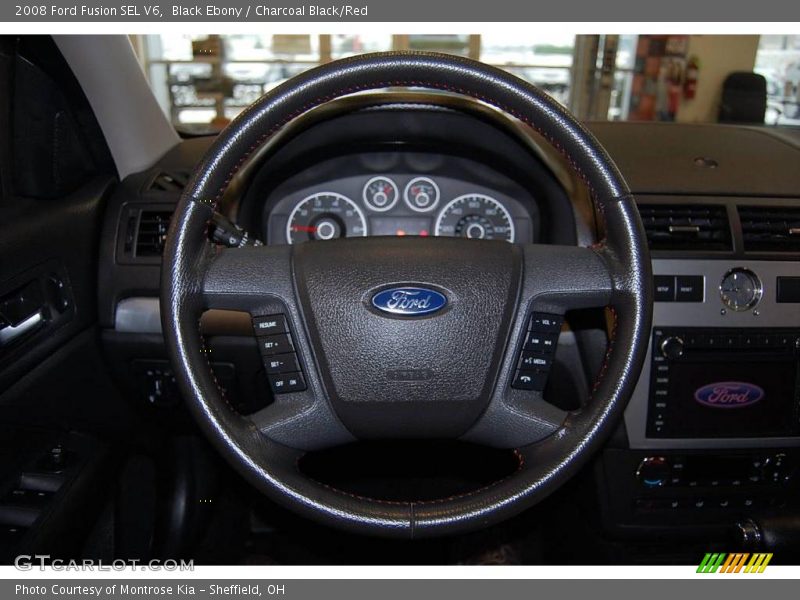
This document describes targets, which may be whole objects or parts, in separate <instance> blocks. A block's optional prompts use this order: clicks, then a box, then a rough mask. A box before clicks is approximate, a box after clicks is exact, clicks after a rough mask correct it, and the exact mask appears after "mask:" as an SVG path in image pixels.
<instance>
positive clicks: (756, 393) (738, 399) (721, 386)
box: [694, 381, 764, 408]
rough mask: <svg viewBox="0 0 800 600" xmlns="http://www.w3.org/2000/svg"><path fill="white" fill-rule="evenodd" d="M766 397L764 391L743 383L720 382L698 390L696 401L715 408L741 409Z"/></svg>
mask: <svg viewBox="0 0 800 600" xmlns="http://www.w3.org/2000/svg"><path fill="white" fill-rule="evenodd" d="M763 397H764V390H763V389H761V388H760V387H758V386H757V385H753V384H752V383H745V382H743V381H719V382H717V383H709V384H708V385H704V386H703V387H701V388H698V389H697V390H696V391H695V393H694V399H695V400H697V401H698V402H699V403H700V404H703V405H705V406H713V407H714V408H741V407H744V406H750V405H751V404H755V403H756V402H758V401H759V400H761V399H762V398H763Z"/></svg>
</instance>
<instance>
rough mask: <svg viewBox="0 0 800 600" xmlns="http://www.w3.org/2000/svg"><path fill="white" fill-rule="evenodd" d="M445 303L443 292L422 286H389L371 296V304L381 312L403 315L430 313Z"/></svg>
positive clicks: (416, 315) (415, 315) (411, 315)
mask: <svg viewBox="0 0 800 600" xmlns="http://www.w3.org/2000/svg"><path fill="white" fill-rule="evenodd" d="M446 305H447V298H446V297H445V296H444V294H440V293H439V292H437V291H436V290H432V289H429V288H423V287H396V288H389V289H388V290H383V291H382V292H378V293H377V294H375V295H374V296H373V297H372V306H374V307H375V308H377V309H378V310H380V311H381V312H385V313H389V314H390V315H399V316H403V317H421V316H423V315H430V314H433V313H435V312H437V311H440V310H442V309H443V308H444V307H445V306H446Z"/></svg>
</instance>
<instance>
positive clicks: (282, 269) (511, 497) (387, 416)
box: [161, 52, 652, 538]
mask: <svg viewBox="0 0 800 600" xmlns="http://www.w3.org/2000/svg"><path fill="white" fill-rule="evenodd" d="M392 86H404V87H406V86H413V87H422V88H433V89H438V90H447V91H449V92H453V93H457V94H461V95H465V96H469V97H472V98H475V99H478V100H480V101H483V102H485V103H488V104H490V105H493V106H494V107H496V108H498V109H500V110H502V111H505V112H506V113H509V114H511V115H513V116H515V117H517V118H518V119H520V120H522V121H524V122H525V123H527V124H528V125H530V126H531V127H533V128H534V129H535V130H536V131H538V132H539V133H540V134H541V135H542V136H544V138H545V139H547V140H548V141H549V142H550V143H551V144H552V145H553V146H554V147H555V148H557V149H558V150H559V151H560V152H561V153H562V154H563V155H564V156H565V157H566V158H567V159H568V161H569V163H570V164H571V165H572V167H573V168H574V170H575V171H576V173H577V174H578V175H579V176H580V177H581V178H582V179H583V181H584V182H585V183H586V185H587V186H588V189H589V190H590V192H591V195H592V198H593V201H594V202H595V204H596V207H597V209H598V214H599V215H601V221H602V223H601V224H602V228H603V231H604V235H605V237H604V239H603V240H602V241H600V242H599V243H597V244H595V245H594V246H592V247H590V248H586V247H573V246H552V245H525V246H522V245H519V244H509V243H507V242H505V241H483V240H467V239H461V238H402V237H400V238H388V237H362V238H348V239H338V240H331V241H324V242H310V243H304V244H298V245H295V246H288V245H286V246H260V247H244V248H237V249H223V248H220V247H217V246H214V245H213V244H211V243H210V242H209V241H208V239H207V235H206V231H207V224H208V221H209V219H210V218H211V216H212V213H213V211H214V210H215V208H216V206H217V203H218V202H219V201H220V199H221V197H222V195H223V193H224V191H225V190H226V188H227V186H228V183H229V182H230V181H231V178H232V177H233V176H234V174H235V173H236V172H237V170H238V169H239V168H240V167H241V165H242V164H243V163H244V161H245V160H246V159H247V158H248V157H249V156H250V155H251V154H252V153H253V152H254V151H256V150H257V149H258V148H259V147H260V146H261V145H262V144H263V143H264V142H265V141H266V140H267V139H268V138H270V136H272V135H273V134H275V133H276V132H278V131H279V130H280V129H281V128H282V127H283V126H284V125H286V124H287V123H288V122H289V121H291V120H292V119H294V118H295V117H297V116H299V115H302V114H303V113H305V112H306V111H309V110H311V109H313V108H315V107H317V106H319V105H321V104H324V103H326V102H328V101H330V100H333V99H335V98H338V97H340V96H343V95H346V94H351V93H354V92H358V91H362V90H369V89H377V88H387V87H392ZM651 281H652V277H651V272H650V258H649V254H648V250H647V244H646V241H645V237H644V234H643V230H642V225H641V222H640V219H639V216H638V212H637V210H636V205H635V203H634V200H633V198H632V196H631V194H630V191H629V189H628V187H627V185H626V183H625V181H624V179H623V177H622V175H621V174H620V173H619V171H618V170H617V168H616V167H615V165H614V163H613V162H612V160H611V158H609V156H608V155H607V154H606V152H605V151H604V149H603V148H602V147H601V145H600V144H599V142H598V141H597V140H596V139H595V138H594V137H593V136H592V135H591V134H590V133H589V132H588V131H587V130H586V129H584V128H583V126H582V125H581V124H580V123H579V122H578V121H577V120H576V119H575V118H574V117H572V116H571V115H570V114H569V113H568V112H567V111H566V110H565V109H564V108H562V107H561V106H560V105H559V104H557V103H556V102H555V101H554V100H553V99H551V98H550V97H549V96H547V95H546V94H545V93H544V92H542V91H540V90H539V89H537V88H535V87H533V86H532V85H530V84H528V83H526V82H524V81H522V80H520V79H518V78H516V77H514V76H513V75H510V74H508V73H506V72H504V71H501V70H499V69H496V68H493V67H490V66H487V65H484V64H481V63H478V62H474V61H471V60H467V59H464V58H458V57H453V56H445V55H439V54H427V53H405V52H404V53H396V52H393V53H381V54H372V55H365V56H360V57H355V58H349V59H345V60H341V61H337V62H333V63H330V64H327V65H324V66H321V67H318V68H315V69H312V70H310V71H307V72H306V73H304V74H302V75H300V76H298V77H295V78H293V79H292V80H290V81H288V82H286V83H284V84H283V85H281V86H279V87H277V88H275V89H274V90H272V91H271V92H269V93H268V94H266V95H265V96H263V97H262V98H261V99H260V100H258V101H257V102H256V103H254V104H253V105H252V106H250V107H249V108H248V109H247V110H245V111H244V112H243V113H242V114H241V115H240V116H239V117H238V118H237V119H236V120H234V121H233V122H232V123H231V124H230V125H229V126H228V127H227V128H226V129H225V130H224V131H223V132H222V133H221V134H220V135H219V137H218V138H217V139H216V141H215V142H214V143H213V145H212V146H211V148H210V149H209V150H208V152H207V153H206V155H205V157H204V158H203V160H202V161H201V162H200V164H199V166H198V167H197V168H196V170H195V172H194V175H193V177H192V179H191V181H190V183H189V184H188V186H187V187H186V189H185V191H184V193H183V196H182V197H181V199H180V202H179V203H178V206H177V210H176V212H175V214H174V217H173V219H172V223H171V225H170V230H169V235H168V238H167V243H166V249H165V252H164V259H163V270H162V292H161V313H162V324H163V329H164V336H165V339H166V344H167V348H168V351H169V355H170V358H171V360H172V364H173V367H174V369H175V373H176V377H177V380H178V383H179V386H180V389H181V390H182V393H183V395H184V396H185V398H186V400H187V402H188V404H189V406H190V407H191V411H192V413H193V414H194V416H195V417H196V419H197V421H198V422H199V424H200V426H201V428H202V430H203V431H204V433H205V434H206V435H207V436H208V438H210V440H211V441H212V442H213V444H214V445H215V446H216V448H217V449H218V450H219V452H221V453H222V454H223V455H224V456H225V457H226V458H227V460H228V461H229V462H230V463H231V464H232V465H233V466H234V467H235V468H236V469H237V470H238V471H239V472H240V473H241V474H242V475H243V476H244V477H245V478H246V479H247V480H248V481H249V482H250V483H251V484H252V485H253V486H255V487H256V488H257V489H258V490H260V491H261V492H263V493H264V494H265V495H266V496H268V497H269V498H271V499H272V500H274V501H275V502H277V503H279V504H281V505H283V506H286V507H288V508H290V509H292V510H294V511H296V512H298V513H300V514H302V515H305V516H307V517H310V518H312V519H316V520H318V521H321V522H323V523H326V524H329V525H332V526H336V527H339V528H343V529H346V530H348V531H352V532H359V533H367V534H378V535H384V536H393V537H405V538H420V537H430V536H435V535H442V534H449V533H456V532H464V531H468V530H474V529H478V528H482V527H486V526H488V525H490V524H492V523H495V522H498V521H501V520H503V519H506V518H508V517H511V516H513V515H515V514H517V513H519V512H521V511H522V510H524V509H526V508H528V507H530V506H532V505H534V504H535V503H537V502H538V501H540V500H542V499H543V498H544V497H546V496H547V495H548V494H550V493H551V492H553V491H554V490H555V489H557V488H558V487H559V486H560V485H561V484H562V483H564V482H565V481H567V480H568V479H569V478H570V477H571V476H572V475H573V474H574V473H575V472H576V471H577V470H578V469H579V468H580V467H581V466H582V465H583V464H584V463H585V462H586V461H587V460H588V458H589V457H590V456H591V455H592V453H593V451H595V450H597V449H598V448H599V447H600V445H601V444H602V443H603V441H604V439H605V438H606V437H607V436H608V434H609V433H610V431H611V430H612V429H613V427H614V426H616V424H617V423H618V418H619V417H620V415H621V414H622V411H623V410H624V407H625V405H626V403H627V401H628V399H629V397H630V394H631V393H632V390H633V387H634V385H635V383H636V380H637V378H638V376H639V372H640V368H641V365H642V361H643V359H644V356H645V353H646V348H647V344H648V338H649V328H650V320H651V313H652V289H651V286H652V284H651ZM414 290H416V292H415V291H414ZM590 307H598V308H600V307H607V308H608V309H609V312H610V315H611V321H613V325H612V326H611V333H610V339H609V344H608V349H607V352H606V356H605V359H604V361H603V364H602V368H601V369H600V371H599V373H598V375H597V379H596V381H595V382H594V385H593V387H592V390H591V397H590V399H589V401H588V402H587V403H586V405H585V406H583V407H582V408H580V409H579V410H575V411H564V410H561V409H559V408H557V407H556V406H554V405H552V404H549V403H548V402H546V400H545V399H544V398H543V397H542V393H541V392H540V391H536V389H519V386H520V385H521V386H522V387H523V388H525V387H527V388H536V387H539V388H541V385H537V384H536V381H533V382H531V381H526V380H522V379H520V378H519V376H520V373H522V372H521V371H519V367H520V366H523V367H525V366H526V365H520V361H521V360H528V361H533V362H532V364H540V363H536V362H535V360H534V358H535V354H536V352H535V351H534V352H533V353H532V354H531V353H525V350H524V349H525V348H527V347H528V345H529V344H532V343H533V342H532V340H531V338H532V336H531V335H530V334H529V333H528V330H529V329H530V328H531V327H533V329H534V331H537V329H536V327H537V326H542V325H544V329H545V330H546V329H548V328H549V329H550V335H551V340H552V339H553V337H557V335H558V331H559V330H560V320H561V319H562V318H563V315H564V313H565V312H566V311H567V310H570V309H579V308H590ZM211 308H217V309H229V310H239V311H246V312H249V313H250V314H251V315H252V316H253V317H254V318H255V319H256V323H262V325H258V327H265V328H268V329H269V330H272V331H275V330H276V329H274V328H275V327H277V328H278V330H283V329H286V330H288V334H285V335H281V336H278V338H259V341H260V344H261V345H262V346H263V347H266V346H270V347H273V348H276V349H277V350H282V351H284V352H287V351H288V352H292V351H294V353H295V359H296V360H297V361H298V365H297V366H296V367H292V368H299V369H301V371H302V375H301V376H297V375H295V376H293V377H289V378H288V379H286V380H285V381H284V385H286V386H288V387H286V388H284V389H285V390H287V391H288V390H290V389H291V390H296V391H292V392H291V393H277V394H276V395H275V401H274V402H273V403H272V404H270V405H269V406H267V407H265V408H263V409H261V410H259V411H257V412H256V413H255V414H252V415H248V416H243V415H240V414H239V413H237V412H236V411H235V410H234V409H233V408H232V406H231V405H230V404H229V403H227V401H226V398H225V393H224V391H223V389H222V388H221V387H220V386H219V385H218V383H217V382H216V380H215V378H214V375H213V373H212V371H211V368H210V364H209V362H208V353H207V351H206V349H205V348H204V345H203V337H202V335H201V332H200V328H199V321H200V316H201V314H202V312H203V311H204V310H206V309H211ZM274 315H280V316H282V317H285V321H284V320H283V319H282V318H280V317H278V318H274V317H273V316H274ZM259 317H270V318H267V319H259ZM264 323H266V325H264ZM266 339H269V340H274V339H279V341H278V342H274V344H273V342H272V341H270V342H267V343H265V342H264V340H266ZM275 344H277V346H275ZM551 345H552V342H551ZM284 357H285V356H284ZM532 357H534V358H532ZM532 373H533V374H536V373H539V375H541V374H542V373H543V371H538V372H536V371H534V372H532ZM528 379H533V380H535V379H537V378H536V377H528ZM515 386H516V387H515ZM398 437H403V438H457V439H461V440H467V441H470V442H475V443H479V444H484V445H488V446H494V447H499V448H507V449H513V452H514V455H515V456H516V460H517V462H518V464H517V468H516V470H515V471H514V472H513V473H512V474H510V475H508V476H507V477H505V478H503V479H501V480H499V481H496V482H494V483H492V484H490V485H487V486H485V487H482V488H480V489H477V490H474V491H471V492H469V493H465V494H462V495H456V496H453V497H448V498H441V499H437V500H427V501H418V502H388V501H384V500H381V499H377V498H366V497H361V496H357V495H354V494H351V493H348V492H345V491H343V490H339V489H335V488H333V487H331V486H329V485H326V484H324V483H321V482H319V481H316V480H314V479H311V478H310V477H308V476H306V475H305V474H303V472H301V470H300V468H299V466H298V462H299V460H300V458H301V457H302V456H303V455H304V453H306V452H307V451H309V450H315V449H322V448H328V447H333V446H337V445H341V444H345V443H348V442H352V441H353V440H356V439H383V438H398Z"/></svg>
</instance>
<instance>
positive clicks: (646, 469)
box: [636, 456, 672, 488]
mask: <svg viewBox="0 0 800 600" xmlns="http://www.w3.org/2000/svg"><path fill="white" fill-rule="evenodd" d="M671 470H672V469H671V466H670V463H669V461H668V460H667V459H666V457H664V456H648V457H647V458H645V459H643V460H642V462H640V463H639V467H638V468H637V469H636V478H637V479H638V480H639V482H640V483H641V484H642V485H643V486H645V487H649V488H656V487H663V486H665V485H666V484H667V482H668V481H669V477H670V474H671Z"/></svg>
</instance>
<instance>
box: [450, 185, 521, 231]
mask: <svg viewBox="0 0 800 600" xmlns="http://www.w3.org/2000/svg"><path fill="white" fill-rule="evenodd" d="M435 231H436V235H444V236H450V237H465V238H470V239H480V240H506V241H508V242H513V241H514V221H513V220H512V219H511V215H510V214H509V213H508V210H506V207H505V206H503V205H502V204H500V202H498V201H497V200H495V199H494V198H492V197H491V196H486V195H485V194H465V195H464V196H459V197H458V198H455V199H453V200H451V201H450V202H448V203H447V204H446V205H445V206H444V208H443V209H442V212H440V213H439V217H438V218H437V219H436V228H435Z"/></svg>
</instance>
